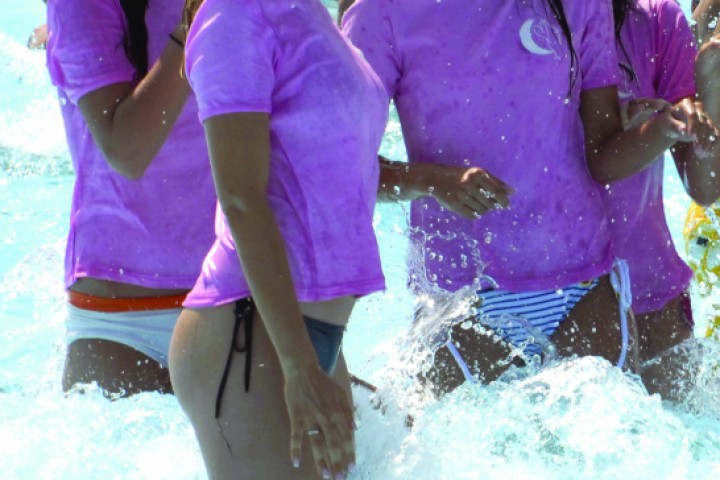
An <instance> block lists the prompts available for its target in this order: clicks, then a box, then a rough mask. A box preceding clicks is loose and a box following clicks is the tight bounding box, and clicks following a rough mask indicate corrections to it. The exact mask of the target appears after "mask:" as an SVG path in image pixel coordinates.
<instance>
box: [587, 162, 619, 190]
mask: <svg viewBox="0 0 720 480" xmlns="http://www.w3.org/2000/svg"><path fill="white" fill-rule="evenodd" d="M589 170H590V176H591V177H592V179H593V180H595V182H597V183H599V184H600V185H607V184H609V183H612V182H614V181H616V180H617V178H614V177H613V176H612V175H610V173H609V172H608V171H607V170H606V169H603V168H597V167H595V168H593V165H592V164H591V165H589Z"/></svg>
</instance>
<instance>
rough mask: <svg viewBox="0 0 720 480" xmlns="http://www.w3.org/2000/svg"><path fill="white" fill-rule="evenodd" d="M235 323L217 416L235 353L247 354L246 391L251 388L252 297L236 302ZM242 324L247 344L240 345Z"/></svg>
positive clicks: (218, 396)
mask: <svg viewBox="0 0 720 480" xmlns="http://www.w3.org/2000/svg"><path fill="white" fill-rule="evenodd" d="M234 313H235V325H234V327H233V336H232V343H231V344H230V351H229V352H228V357H227V361H226V362H225V370H224V371H223V375H222V379H221V380H220V386H219V387H218V393H217V397H216V398H215V418H219V417H220V405H221V404H222V398H223V394H224V393H225V385H226V384H227V379H228V376H229V374H230V366H231V365H232V359H233V354H234V353H235V352H237V353H244V354H245V391H246V392H248V391H249V390H250V367H251V365H252V363H251V358H252V326H253V304H252V300H250V299H243V300H238V301H237V302H235V310H234ZM240 324H243V325H244V327H245V331H244V333H245V344H244V345H238V332H239V330H240Z"/></svg>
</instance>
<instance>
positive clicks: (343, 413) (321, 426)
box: [285, 365, 355, 479]
mask: <svg viewBox="0 0 720 480" xmlns="http://www.w3.org/2000/svg"><path fill="white" fill-rule="evenodd" d="M285 402H286V404H287V409H288V414H289V415H290V426H291V433H290V457H291V459H292V461H293V464H294V465H295V466H298V465H300V458H301V451H302V441H303V435H305V434H306V433H307V432H310V433H312V434H308V440H309V441H310V447H311V448H312V452H313V457H314V458H315V465H316V466H317V469H318V471H319V472H320V473H321V475H322V476H323V478H336V479H340V478H345V477H346V476H347V474H348V471H349V470H350V469H351V468H352V466H353V465H354V464H355V440H354V437H353V435H354V422H353V407H352V405H351V402H350V399H349V397H348V395H347V393H346V392H345V391H344V390H343V389H342V388H341V387H340V386H339V385H338V384H337V383H335V381H334V380H332V379H331V378H330V377H329V376H328V375H326V374H325V373H324V372H323V371H322V370H320V368H319V367H317V365H313V366H312V367H310V368H303V369H295V370H293V371H291V372H289V373H288V372H285Z"/></svg>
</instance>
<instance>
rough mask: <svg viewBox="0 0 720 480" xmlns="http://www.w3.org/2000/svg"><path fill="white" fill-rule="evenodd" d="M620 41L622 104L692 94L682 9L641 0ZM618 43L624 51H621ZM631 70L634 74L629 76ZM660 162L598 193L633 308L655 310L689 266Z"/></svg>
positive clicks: (683, 282)
mask: <svg viewBox="0 0 720 480" xmlns="http://www.w3.org/2000/svg"><path fill="white" fill-rule="evenodd" d="M621 39H622V43H621V44H620V43H618V47H617V54H618V59H619V61H620V63H621V64H622V65H624V66H625V68H624V69H622V70H621V71H620V75H621V78H622V83H621V85H620V88H619V95H620V99H621V101H629V100H631V99H633V98H641V97H642V98H661V99H664V100H667V101H668V102H671V103H674V102H677V101H678V100H681V99H682V98H685V97H692V96H693V95H694V94H695V80H694V72H695V70H694V63H695V55H696V54H697V48H696V45H695V40H694V38H693V35H692V31H691V30H690V26H689V25H688V22H687V20H686V19H685V16H684V15H683V13H682V10H681V9H680V7H679V6H678V4H677V3H675V2H674V1H672V0H640V1H638V2H637V4H636V6H635V8H634V9H631V10H629V11H628V15H627V18H626V19H625V22H624V24H623V28H622V31H621ZM623 48H624V50H623ZM630 70H631V71H633V72H634V75H633V76H631V75H630V74H628V71H630ZM663 176H664V159H663V157H660V158H658V159H656V160H655V162H654V163H652V164H651V165H650V166H649V167H648V168H646V169H645V170H643V171H642V172H639V173H637V174H635V175H633V176H632V177H630V178H627V179H624V180H621V181H619V182H614V183H612V184H610V185H609V186H608V187H607V189H606V191H605V193H604V197H605V200H606V203H607V208H608V216H609V220H610V225H609V229H610V233H611V237H612V242H613V249H614V251H615V254H616V255H617V256H618V257H620V258H623V259H625V260H626V261H627V262H628V264H629V265H630V277H631V281H632V291H633V296H634V299H633V310H634V311H635V313H637V314H643V313H648V312H650V311H654V310H660V309H661V308H662V307H663V306H664V305H665V304H666V303H667V302H668V301H669V300H671V299H672V298H675V297H677V296H678V295H680V294H681V293H682V292H683V291H685V289H686V288H687V287H688V285H689V283H690V280H691V278H692V271H691V270H690V268H689V267H688V266H687V265H686V264H685V262H684V261H683V260H682V259H681V258H680V256H679V255H678V253H677V251H676V249H675V244H674V243H673V240H672V237H671V235H670V231H669V229H668V226H667V221H666V218H665V211H664V208H663Z"/></svg>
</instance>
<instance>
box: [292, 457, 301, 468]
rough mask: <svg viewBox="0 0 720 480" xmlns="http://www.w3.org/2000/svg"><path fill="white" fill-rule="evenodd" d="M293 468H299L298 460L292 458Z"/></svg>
mask: <svg viewBox="0 0 720 480" xmlns="http://www.w3.org/2000/svg"><path fill="white" fill-rule="evenodd" d="M293 467H295V468H300V459H299V458H293Z"/></svg>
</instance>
